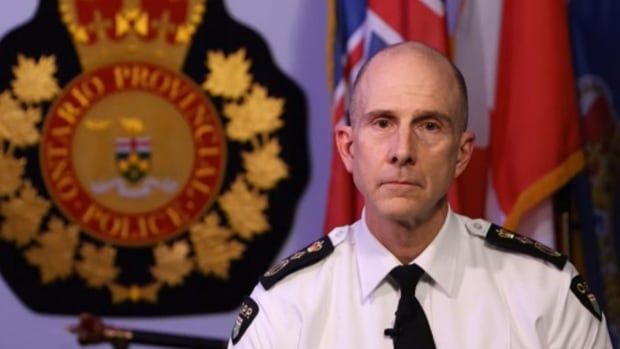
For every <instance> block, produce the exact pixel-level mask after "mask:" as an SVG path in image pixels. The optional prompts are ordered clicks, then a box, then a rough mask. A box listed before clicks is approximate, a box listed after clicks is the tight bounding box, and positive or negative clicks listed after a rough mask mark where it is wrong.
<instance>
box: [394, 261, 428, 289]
mask: <svg viewBox="0 0 620 349" xmlns="http://www.w3.org/2000/svg"><path fill="white" fill-rule="evenodd" d="M423 274H424V270H423V269H422V268H420V267H419V266H418V265H417V264H410V265H399V266H397V267H395V268H394V269H392V271H390V275H391V276H392V278H394V281H396V283H397V284H398V286H399V287H400V290H401V292H406V293H413V292H415V287H416V285H417V284H418V281H420V278H421V277H422V275H423Z"/></svg>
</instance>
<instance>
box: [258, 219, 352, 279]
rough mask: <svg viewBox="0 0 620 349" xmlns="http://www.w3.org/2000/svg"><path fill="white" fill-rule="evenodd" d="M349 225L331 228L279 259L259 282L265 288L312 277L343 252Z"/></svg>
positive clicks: (348, 233) (349, 229)
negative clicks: (327, 232) (304, 245)
mask: <svg viewBox="0 0 620 349" xmlns="http://www.w3.org/2000/svg"><path fill="white" fill-rule="evenodd" d="M351 229H352V227H351V226H342V227H338V228H335V229H333V230H332V231H331V232H330V233H329V234H327V235H325V236H323V237H321V238H319V239H317V240H315V241H313V242H312V243H310V244H309V245H307V246H306V247H304V248H302V249H300V250H298V251H297V252H295V253H293V254H291V255H290V256H288V257H286V258H284V259H282V260H280V261H279V262H277V263H276V264H274V265H273V266H272V267H271V268H270V269H269V270H267V271H266V272H265V273H264V274H263V276H261V278H260V280H259V282H260V284H261V286H262V287H263V288H264V289H265V290H270V289H271V288H273V287H274V286H276V284H278V285H280V284H284V283H287V284H288V283H294V282H299V283H303V279H304V278H312V274H315V273H317V272H319V271H320V270H321V269H323V268H324V267H325V266H326V264H331V263H333V262H334V260H335V259H338V258H339V256H340V255H341V254H342V252H344V251H343V250H345V249H346V248H343V247H342V245H344V244H345V243H344V242H345V240H347V237H348V236H349V235H350V234H351V232H350V231H351Z"/></svg>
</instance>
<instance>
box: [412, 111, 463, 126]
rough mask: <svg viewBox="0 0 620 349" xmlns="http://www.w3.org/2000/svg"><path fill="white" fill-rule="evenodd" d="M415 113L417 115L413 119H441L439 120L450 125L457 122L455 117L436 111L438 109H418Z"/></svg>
mask: <svg viewBox="0 0 620 349" xmlns="http://www.w3.org/2000/svg"><path fill="white" fill-rule="evenodd" d="M415 114H416V115H415V117H414V118H413V119H414V120H416V121H419V120H427V119H439V120H442V121H445V122H447V123H448V124H450V125H452V124H454V122H455V120H454V118H451V117H450V116H448V115H447V114H445V113H442V112H439V111H436V110H418V111H416V113H415Z"/></svg>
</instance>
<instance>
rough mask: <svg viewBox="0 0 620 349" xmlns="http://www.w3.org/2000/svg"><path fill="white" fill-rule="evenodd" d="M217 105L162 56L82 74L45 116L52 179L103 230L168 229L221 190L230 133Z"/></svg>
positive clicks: (58, 194)
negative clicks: (161, 62)
mask: <svg viewBox="0 0 620 349" xmlns="http://www.w3.org/2000/svg"><path fill="white" fill-rule="evenodd" d="M216 113H217V112H216V110H215V108H214V107H213V106H212V105H211V103H210V101H209V100H208V99H207V98H206V97H205V95H204V93H202V92H201V90H200V89H199V87H198V86H196V85H195V84H194V83H193V82H191V81H190V80H189V79H186V78H184V77H183V76H182V75H180V74H178V73H175V72H173V71H170V70H168V69H166V68H163V67H160V66H156V65H152V64H147V63H121V64H113V65H109V66H106V67H103V68H100V69H97V70H94V71H92V72H89V73H87V74H84V75H81V76H79V77H78V78H77V79H75V80H74V81H73V82H72V83H71V84H70V85H69V86H68V87H67V88H66V89H65V90H64V94H63V95H62V96H61V97H59V98H58V100H57V101H56V103H55V104H54V105H53V107H52V108H50V111H49V113H48V116H47V118H46V119H45V124H44V126H43V129H42V138H41V143H40V154H41V156H40V162H41V170H42V173H43V174H44V178H45V183H46V186H47V188H48V190H49V192H50V194H51V195H52V196H53V197H54V199H55V201H56V202H57V203H58V205H59V207H60V208H61V209H62V210H63V211H64V213H65V214H67V215H68V216H70V217H71V218H72V219H73V220H74V221H75V222H77V223H78V224H79V225H80V226H82V227H83V228H84V230H85V231H86V232H88V233H90V234H92V235H93V236H95V237H97V238H99V239H103V240H106V241H110V242H113V243H114V244H121V245H146V244H152V243H153V242H155V241H159V240H162V239H166V238H170V237H171V236H173V235H175V234H176V233H178V232H180V231H183V230H184V229H186V228H187V226H188V225H189V224H191V223H192V222H193V221H195V220H196V218H197V217H198V216H199V215H200V214H201V213H202V212H204V211H205V210H206V209H208V207H209V206H210V205H211V204H212V202H213V199H214V198H215V197H216V195H217V193H218V191H219V187H220V184H221V182H222V177H223V168H224V166H225V159H226V138H225V136H224V133H223V130H222V126H221V124H220V121H219V118H218V117H217V114H216Z"/></svg>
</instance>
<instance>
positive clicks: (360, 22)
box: [325, 0, 448, 232]
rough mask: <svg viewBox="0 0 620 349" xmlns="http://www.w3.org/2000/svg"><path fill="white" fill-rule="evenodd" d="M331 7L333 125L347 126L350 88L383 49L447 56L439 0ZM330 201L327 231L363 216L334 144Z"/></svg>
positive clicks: (337, 1) (350, 2)
mask: <svg viewBox="0 0 620 349" xmlns="http://www.w3.org/2000/svg"><path fill="white" fill-rule="evenodd" d="M329 6H330V30H329V38H328V51H330V52H329V53H328V70H329V71H330V75H331V76H330V78H329V82H330V83H331V85H332V86H331V89H332V93H333V95H332V111H331V118H332V119H331V122H332V125H333V126H336V125H337V124H338V123H340V122H344V116H345V112H346V109H347V102H348V98H349V94H350V92H351V90H350V88H351V85H352V84H353V81H354V80H355V76H356V75H357V73H358V72H359V69H360V68H361V67H362V65H363V64H364V62H366V61H367V60H368V59H369V58H370V57H372V55H373V54H375V53H376V52H377V51H379V50H380V49H382V48H383V47H386V46H388V45H391V44H394V43H398V42H400V41H403V40H415V41H420V42H423V43H425V44H427V45H429V46H431V47H433V48H435V49H437V50H438V51H440V52H443V53H444V54H446V53H447V51H448V42H447V28H446V21H445V7H444V4H443V2H442V1H440V0H390V1H380V0H367V1H365V0H332V1H330V4H329ZM328 197H329V200H327V212H326V216H325V231H326V232H327V231H329V230H331V229H332V228H334V227H336V226H340V225H344V224H349V223H351V222H353V221H355V220H356V219H357V218H358V217H359V215H360V212H361V209H362V206H363V200H362V198H361V195H360V194H359V193H358V192H357V189H356V188H355V186H354V184H353V180H352V177H351V175H350V174H349V173H348V172H347V170H346V169H345V167H344V165H343V164H342V161H341V160H340V157H339V155H338V150H337V149H336V145H335V144H332V165H331V176H330V183H329V192H328Z"/></svg>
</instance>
